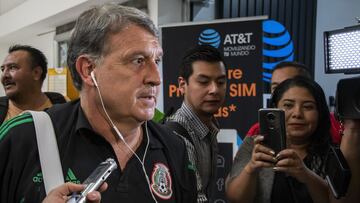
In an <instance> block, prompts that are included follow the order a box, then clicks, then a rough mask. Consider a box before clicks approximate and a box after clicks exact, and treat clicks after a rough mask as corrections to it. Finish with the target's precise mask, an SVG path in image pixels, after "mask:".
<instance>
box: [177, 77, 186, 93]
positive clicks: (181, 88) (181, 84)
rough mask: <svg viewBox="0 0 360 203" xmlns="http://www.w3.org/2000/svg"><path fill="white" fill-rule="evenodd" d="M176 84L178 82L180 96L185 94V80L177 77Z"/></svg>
mask: <svg viewBox="0 0 360 203" xmlns="http://www.w3.org/2000/svg"><path fill="white" fill-rule="evenodd" d="M178 84H179V91H180V94H181V95H182V96H184V94H185V88H186V85H187V83H186V80H185V78H183V77H181V76H180V77H178Z"/></svg>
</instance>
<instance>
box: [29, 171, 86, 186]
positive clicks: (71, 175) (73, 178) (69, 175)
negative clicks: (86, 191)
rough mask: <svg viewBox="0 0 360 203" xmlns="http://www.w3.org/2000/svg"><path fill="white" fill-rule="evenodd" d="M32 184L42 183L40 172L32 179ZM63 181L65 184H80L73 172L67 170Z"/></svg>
mask: <svg viewBox="0 0 360 203" xmlns="http://www.w3.org/2000/svg"><path fill="white" fill-rule="evenodd" d="M32 180H33V182H34V183H42V182H43V174H42V172H39V173H37V174H36V175H35V176H34V177H33V178H32ZM65 181H66V182H73V183H76V184H80V181H79V180H78V179H77V178H76V176H75V174H74V172H73V171H72V170H71V169H70V168H69V169H68V171H67V174H66V177H65Z"/></svg>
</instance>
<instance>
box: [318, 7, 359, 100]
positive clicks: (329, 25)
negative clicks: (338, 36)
mask: <svg viewBox="0 0 360 203" xmlns="http://www.w3.org/2000/svg"><path fill="white" fill-rule="evenodd" d="M359 16H360V1H359V0H318V5H317V22H316V45H315V46H316V48H315V49H316V50H315V80H316V81H317V82H318V83H319V84H320V85H321V87H322V88H323V89H324V91H325V94H326V97H327V98H329V96H335V91H336V84H337V82H338V80H339V79H342V78H346V77H353V76H354V75H350V76H348V75H344V74H325V71H324V66H325V64H324V43H323V33H324V31H329V30H335V29H341V28H344V27H348V26H352V25H356V23H357V22H356V20H355V17H359Z"/></svg>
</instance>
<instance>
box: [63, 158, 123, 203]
mask: <svg viewBox="0 0 360 203" xmlns="http://www.w3.org/2000/svg"><path fill="white" fill-rule="evenodd" d="M116 168H117V164H116V161H115V160H114V159H112V158H108V159H106V160H105V161H104V162H101V163H100V164H99V166H97V167H96V169H95V170H94V171H93V172H92V173H91V174H90V176H89V177H88V178H87V179H86V180H85V181H84V182H83V183H82V184H84V185H86V187H85V189H84V190H83V191H81V193H80V194H79V195H74V196H72V197H71V198H70V199H69V200H68V203H73V202H76V203H85V202H86V195H87V194H89V193H90V192H92V191H95V190H97V189H99V187H100V186H101V185H102V184H103V183H104V182H105V180H106V179H107V178H108V177H109V175H110V174H111V173H112V172H113V171H114V170H115V169H116Z"/></svg>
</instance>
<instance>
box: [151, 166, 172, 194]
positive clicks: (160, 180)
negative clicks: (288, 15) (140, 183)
mask: <svg viewBox="0 0 360 203" xmlns="http://www.w3.org/2000/svg"><path fill="white" fill-rule="evenodd" d="M171 185H172V182H171V176H170V171H169V169H168V167H167V166H165V165H164V164H162V163H156V164H155V166H154V169H153V172H152V174H151V189H152V191H153V192H154V193H155V194H156V195H157V196H158V197H160V198H161V199H170V198H171V196H172V189H171Z"/></svg>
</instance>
